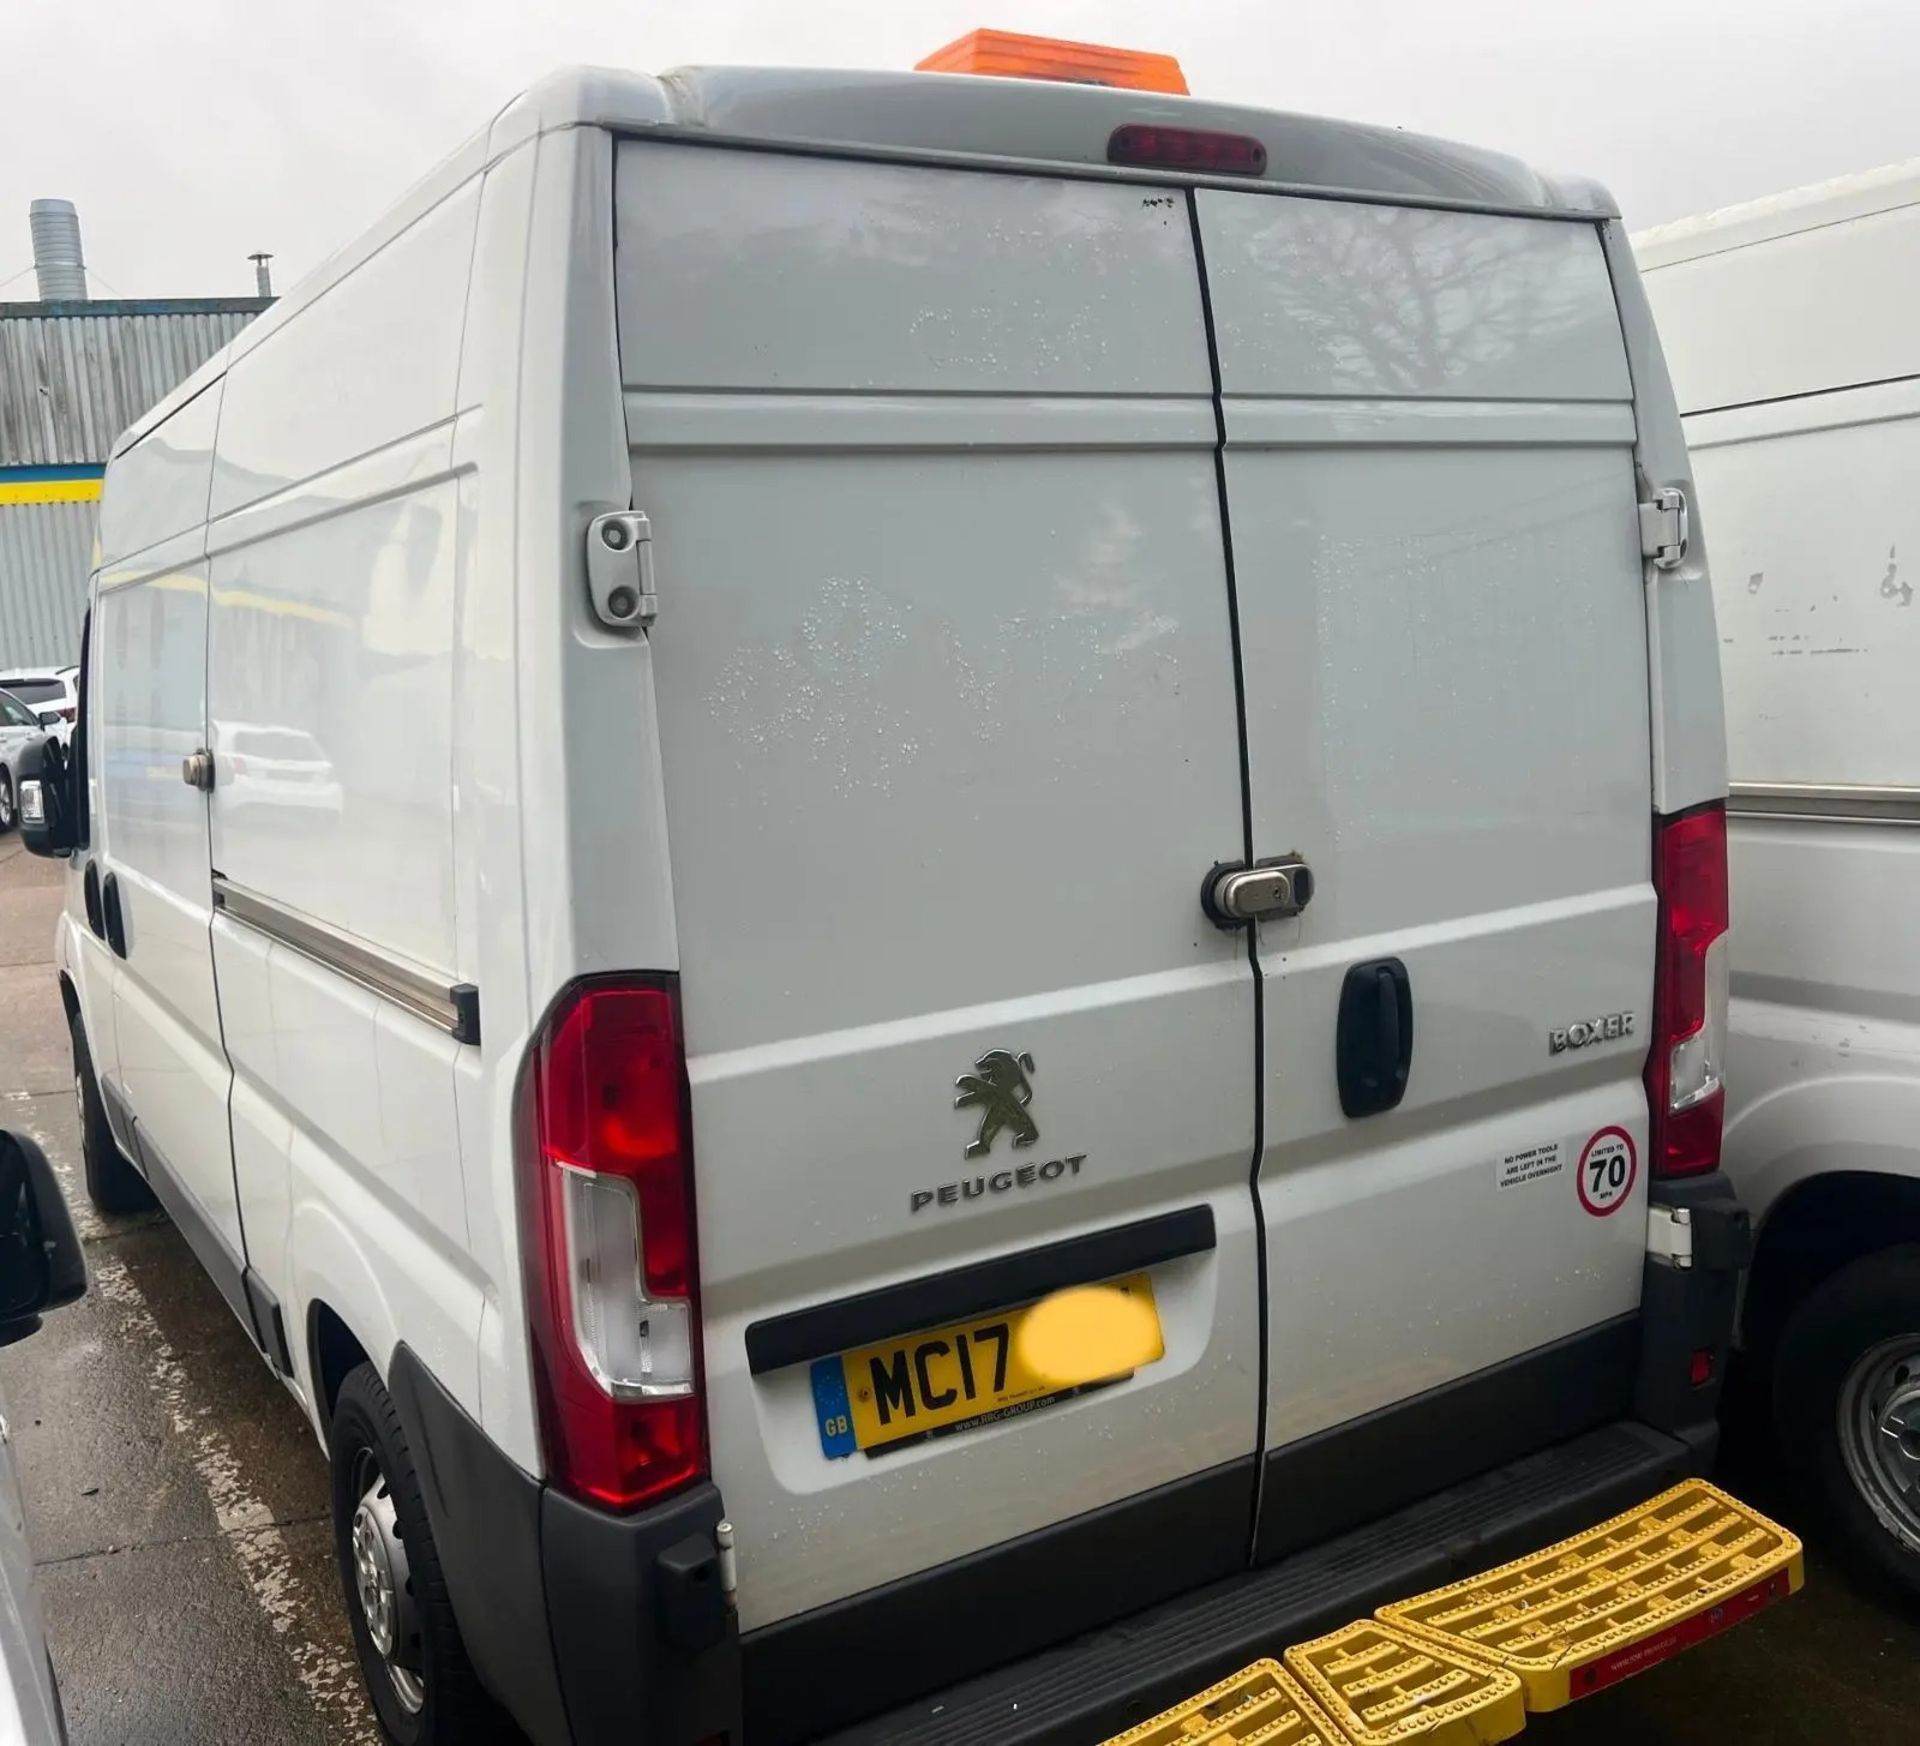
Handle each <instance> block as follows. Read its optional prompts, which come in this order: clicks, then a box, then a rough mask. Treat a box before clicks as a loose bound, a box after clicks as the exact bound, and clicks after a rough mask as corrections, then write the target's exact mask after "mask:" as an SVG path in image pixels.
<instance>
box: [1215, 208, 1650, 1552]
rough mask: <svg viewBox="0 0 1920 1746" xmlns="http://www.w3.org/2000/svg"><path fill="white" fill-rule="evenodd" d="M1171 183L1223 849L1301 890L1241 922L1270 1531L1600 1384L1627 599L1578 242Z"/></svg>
mask: <svg viewBox="0 0 1920 1746" xmlns="http://www.w3.org/2000/svg"><path fill="white" fill-rule="evenodd" d="M1196 199H1197V201H1198V207H1199V215H1200V228H1201V234H1202V238H1203V247H1204V252H1205V257H1206V263H1207V270H1208V276H1209V288H1210V291H1211V297H1212V306H1213V311H1214V317H1215V323H1216V332H1217V343H1218V348H1219V359H1220V373H1221V386H1222V391H1223V415H1224V423H1225V431H1226V451H1225V452H1226V476H1227V481H1228V499H1229V505H1230V520H1231V525H1232V550H1233V555H1234V568H1235V578H1236V584H1237V589H1236V594H1237V601H1238V611H1239V614H1240V634H1241V643H1242V649H1243V651H1244V659H1245V669H1246V688H1247V699H1246V716H1247V742H1248V762H1249V770H1250V777H1251V793H1252V810H1253V841H1254V847H1255V851H1256V853H1257V854H1258V855H1260V856H1269V855H1279V854H1284V853H1288V852H1298V853H1299V854H1300V855H1301V856H1302V857H1303V858H1304V859H1305V860H1306V862H1307V863H1308V865H1309V866H1310V867H1311V869H1312V872H1313V875H1314V882H1315V883H1314V895H1313V897H1312V901H1311V903H1310V904H1309V905H1308V906H1307V908H1306V909H1305V911H1304V913H1303V914H1302V915H1301V916H1300V917H1299V918H1298V919H1297V920H1292V921H1282V922H1268V923H1262V924H1260V932H1259V938H1258V941H1257V950H1258V957H1259V964H1260V971H1261V977H1262V984H1263V1002H1264V1005H1263V1021H1264V1022H1263V1026H1262V1034H1263V1040H1264V1069H1263V1071H1264V1090H1265V1100H1264V1147H1265V1154H1264V1159H1263V1162H1262V1165H1261V1170H1260V1176H1259V1192H1260V1203H1261V1213H1262V1219H1263V1224H1264V1230H1265V1241H1266V1253H1267V1292H1268V1296H1267V1304H1268V1339H1267V1351H1268V1366H1267V1393H1266V1422H1265V1442H1266V1447H1267V1449H1268V1451H1269V1458H1268V1461H1267V1464H1266V1471H1265V1476H1264V1482H1263V1494H1262V1504H1261V1516H1260V1529H1259V1536H1258V1540H1259V1544H1258V1552H1259V1554H1260V1555H1261V1556H1264V1557H1271V1556H1275V1555H1278V1554H1279V1553H1280V1552H1282V1551H1284V1550H1286V1549H1288V1548H1289V1547H1292V1546H1296V1545H1299V1544H1301V1543H1303V1542H1304V1541H1306V1540H1308V1539H1310V1538H1311V1539H1318V1538H1321V1537H1323V1536H1324V1535H1325V1534H1327V1533H1329V1532H1331V1531H1334V1530H1336V1529H1337V1528H1339V1527H1340V1526H1342V1525H1343V1524H1345V1523H1348V1522H1351V1521H1353V1520H1356V1519H1358V1518H1360V1517H1362V1516H1366V1515H1377V1514H1380V1513H1383V1512H1384V1511H1386V1510H1388V1509H1390V1508H1392V1507H1394V1505H1395V1504H1396V1503H1398V1502H1400V1501H1403V1500H1404V1499H1406V1498H1409V1497H1412V1496H1415V1495H1418V1494H1421V1493H1424V1492H1428V1491H1431V1490H1433V1489H1435V1488H1437V1487H1439V1486H1442V1485H1445V1484H1447V1483H1450V1482H1451V1481H1453V1480H1456V1479H1458V1478H1461V1477H1464V1476H1465V1475H1466V1474H1467V1473H1471V1472H1473V1471H1477V1470H1482V1469H1485V1468H1488V1467H1491V1466H1493V1465H1495V1464H1496V1463H1498V1462H1500V1461H1503V1460H1507V1459H1510V1458H1512V1457H1513V1456H1514V1455H1517V1454H1519V1453H1521V1452H1523V1451H1524V1450H1525V1449H1527V1448H1529V1447H1536V1446H1539V1445H1541V1444H1544V1443H1547V1442H1550V1441H1553V1440H1555V1439H1557V1438H1559V1437H1564V1436H1568V1435H1572V1434H1574V1433H1576V1432H1577V1431H1579V1430H1581V1429H1583V1428H1585V1427H1586V1426H1587V1425H1589V1424H1591V1423H1595V1422H1599V1421H1601V1420H1603V1419H1607V1418H1611V1417H1615V1416H1618V1415H1620V1414H1621V1413H1622V1412H1623V1411H1624V1410H1625V1409H1626V1406H1627V1404H1628V1395H1629V1392H1630V1387H1631V1376H1632V1365H1633V1362H1634V1355H1635V1351H1636V1339H1635V1333H1634V1327H1633V1320H1632V1318H1633V1313H1634V1311H1635V1309H1636V1306H1637V1304H1638V1302H1639V1293H1640V1274H1641V1266H1642V1253H1643V1249H1644V1242H1645V1223H1646V1221H1645V1216H1644V1206H1645V1194H1646V1182H1645V1177H1646V1156H1645V1154H1646V1126H1647V1120H1646V1100H1645V1095H1644V1093H1643V1090H1642V1086H1641V1078H1640V1074H1641V1068H1642V1064H1643V1062H1644V1059H1645V1054H1646V1036H1645V1033H1646V1026H1647V1023H1648V1020H1649V1013H1650V1002H1651V996H1652V982H1653V961H1654V927H1655V900H1654V895H1653V891H1652V888H1651V884H1650V880H1649V867H1650V854H1651V848H1650V832H1651V816H1652V798H1651V792H1650V776H1649V767H1650V751H1649V728H1648V709H1647V653H1646V650H1647V644H1646V630H1645V607H1644V601H1643V582H1642V569H1641V561H1640V554H1639V544H1638V532H1637V522H1636V513H1635V498H1636V493H1635V489H1634V472H1633V454H1632V444H1633V439H1634V413H1633V404H1632V387H1631V383H1630V381H1629V377H1628V373H1627V363H1626V357H1625V353H1624V348H1623V345H1622V341H1621V334H1620V326H1619V321H1618V317H1617V316H1616V313H1615V310H1614V303H1613V296H1612V291H1611V285H1610V281H1609V278H1608V273H1607V267H1606V262H1605V259H1604V256H1603V254H1602V250H1601V243H1600V237H1599V234H1598V231H1597V229H1596V227H1595V226H1593V225H1592V224H1587V223H1573V222H1558V221H1551V220H1532V219H1520V218H1508V217H1496V216H1484V215H1477V214H1467V213H1456V212H1440V211H1421V210H1412V209H1407V208H1386V207H1378V206H1365V205H1355V204H1349V203H1345V202H1339V201H1318V200H1299V199H1292V198H1282V197H1273V196H1265V195H1259V194H1251V193H1237V192H1235V193H1227V192H1219V191H1213V190H1201V191H1200V192H1199V193H1198V194H1197V196H1196ZM1343 1001H1344V1003H1345V1005H1344V1011H1343ZM1409 1058H1410V1065H1409V1071H1408V1074H1407V1077H1406V1080H1405V1086H1404V1095H1403V1096H1401V1097H1400V1100H1399V1102H1398V1104H1397V1106H1395V1107H1378V1106H1383V1105H1386V1104H1388V1103H1390V1102H1391V1099H1392V1097H1393V1095H1394V1091H1395V1086H1396V1077H1397V1071H1398V1067H1399V1065H1400V1063H1401V1062H1402V1061H1403V1060H1409ZM1343 1068H1344V1069H1345V1075H1346V1078H1347V1080H1348V1096H1347V1101H1346V1103H1345V1104H1344V1105H1343V1097H1342V1090H1341V1079H1342V1069H1343ZM1349 1109H1351V1110H1352V1113H1348V1112H1349ZM1369 1111H1371V1113H1369Z"/></svg>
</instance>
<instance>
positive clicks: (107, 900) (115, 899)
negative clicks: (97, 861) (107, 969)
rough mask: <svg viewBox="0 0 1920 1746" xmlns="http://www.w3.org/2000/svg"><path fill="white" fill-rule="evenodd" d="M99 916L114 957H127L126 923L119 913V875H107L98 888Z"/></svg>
mask: <svg viewBox="0 0 1920 1746" xmlns="http://www.w3.org/2000/svg"><path fill="white" fill-rule="evenodd" d="M100 915H101V919H102V920H103V921H104V922H105V923H106V926H107V944H108V945H109V946H111V947H112V948H113V952H114V956H115V957H117V958H124V957H125V956H126V955H127V923H126V918H125V917H124V916H122V915H121V913H120V875H119V874H117V873H109V874H108V875H107V877H106V880H105V883H103V884H102V886H101V887H100Z"/></svg>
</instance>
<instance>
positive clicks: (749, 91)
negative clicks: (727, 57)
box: [113, 67, 1618, 454]
mask: <svg viewBox="0 0 1920 1746" xmlns="http://www.w3.org/2000/svg"><path fill="white" fill-rule="evenodd" d="M1126 122H1157V123H1160V124H1161V125H1163V126H1179V127H1194V128H1205V129H1213V130H1217V131H1220V132H1225V133H1243V134H1251V135H1254V136H1255V137H1257V138H1258V139H1259V140H1260V141H1261V143H1262V144H1263V145H1265V147H1266V148H1267V162H1268V165H1269V174H1268V175H1267V176H1266V177H1264V178H1262V179H1261V180H1259V181H1257V182H1255V181H1252V180H1251V179H1250V178H1244V177H1236V178H1230V179H1229V178H1208V177H1204V176H1201V177H1192V176H1183V175H1164V176H1158V177H1157V179H1161V180H1167V181H1202V182H1204V181H1209V180H1214V181H1221V182H1225V183H1226V184H1227V185H1230V186H1257V187H1263V188H1267V189H1284V190H1287V191H1290V192H1295V193H1300V194H1307V195H1313V196H1318V197H1321V198H1329V197H1340V196H1345V197H1349V198H1354V199H1363V200H1376V201H1388V202H1393V203H1398V204H1405V205H1422V206H1445V207H1463V208H1467V209H1469V210H1473V211H1481V212H1510V213H1518V214H1529V215H1539V216H1556V217H1566V218H1590V219H1597V218H1612V217H1616V216H1618V211H1617V208H1616V207H1615V206H1614V203H1613V201H1612V199H1611V198H1610V197H1609V196H1608V194H1607V193H1606V191H1605V190H1604V189H1603V188H1601V187H1600V186H1599V185H1598V184H1597V183H1594V182H1590V181H1586V180H1584V179H1582V178H1577V177H1556V176H1550V175H1546V174H1543V173H1542V172H1540V171H1537V170H1534V169H1531V168H1529V167H1528V166H1527V165H1526V164H1524V163H1522V162H1521V161H1520V160H1519V159H1518V158H1513V157H1509V156H1507V155H1505V154H1504V153H1501V152H1493V151H1486V150H1483V149H1481V148H1479V147H1477V146H1466V145H1455V144H1451V143H1449V142H1447V141H1445V140H1438V139H1433V138H1430V137H1428V136H1427V135H1424V134H1417V133H1408V132H1405V131H1404V130H1402V129H1400V128H1394V127H1380V126H1373V125H1370V124H1367V123H1363V122H1354V121H1334V120H1329V119H1326V118H1324V117H1319V116H1306V115H1292V114H1288V113H1286V112H1285V111H1282V110H1273V109H1255V108H1249V107H1246V106H1243V105H1237V104H1229V103H1214V102H1209V101H1205V100H1203V99H1200V98H1194V97H1179V96H1172V95H1166V94H1162V93H1158V92H1149V91H1136V90H1120V89H1113V88H1110V87H1105V86H1096V85H1075V84H1065V83H1056V82H1050V81H1041V80H1030V79H1001V78H985V77H979V76H974V75H961V74H942V73H920V72H860V71H846V72H834V71H824V70H796V69H789V68H762V67H685V68H681V69H679V70H678V71H675V72H671V73H665V74H662V75H660V76H659V77H657V78H656V77H653V76H651V75H648V74H644V73H630V72H621V71H617V70H614V69H611V68H604V67H575V68H569V69H567V70H565V71H562V72H557V73H553V74H550V75H549V76H548V77H546V78H544V79H542V80H541V81H540V82H539V83H538V84H536V85H534V86H532V87H531V88H530V89H529V90H527V91H525V92H523V93H522V94H521V95H520V96H518V97H516V98H514V99H513V101H512V102H510V103H508V104H507V105H506V107H505V108H503V109H502V110H501V111H500V112H499V113H498V114H497V115H496V116H495V117H494V119H493V121H492V123H491V124H490V125H489V126H487V127H485V128H483V129H482V130H481V131H480V132H479V133H478V134H476V135H475V136H474V137H473V138H472V139H470V140H469V141H468V142H467V143H466V144H465V145H464V146H462V147H461V148H460V149H459V150H458V151H456V152H455V153H454V154H453V155H452V156H451V157H449V158H448V159H447V160H446V161H445V162H444V163H442V164H441V165H440V166H439V167H438V168H437V169H435V170H433V171H432V172H430V173H429V174H428V175H427V176H426V177H425V178H424V179H423V180H422V181H421V182H420V183H418V184H417V185H416V186H415V187H414V188H413V189H412V190H411V192H409V193H408V194H407V195H406V196H405V197H404V198H403V199H402V200H401V201H400V202H399V204H398V205H396V206H395V207H394V208H393V209H392V211H390V212H389V213H388V214H387V215H386V216H385V217H384V218H383V219H381V220H380V221H379V222H378V223H377V224H375V225H374V226H373V228H372V229H371V230H369V231H367V232H366V233H364V234H363V235H362V236H360V237H358V238H356V239H355V240H354V241H352V242H350V243H348V244H347V246H346V247H345V248H343V249H341V250H339V251H338V252H337V253H335V254H334V255H332V256H331V257H329V258H328V259H327V260H326V261H324V262H322V263H321V265H320V266H319V267H318V268H316V269H315V270H314V271H313V272H312V273H309V274H308V275H307V276H306V277H305V278H304V279H302V280H301V281H300V282H299V283H298V284H296V285H294V286H293V287H292V289H291V290H289V291H288V292H287V293H285V295H283V296H282V297H281V298H280V300H279V301H278V303H276V304H275V305H274V307H273V308H272V309H270V310H269V311H268V312H267V313H266V314H265V315H263V316H261V317H260V319H259V320H258V321H255V322H253V323H252V324H250V325H249V326H248V327H247V328H245V329H244V330H243V331H242V332H241V333H240V334H239V335H237V336H236V337H235V338H234V339H233V340H232V341H231V342H230V343H229V344H228V346H227V347H226V348H225V349H224V350H223V351H221V352H218V353H216V354H215V355H214V356H213V357H212V358H210V359H209V360H208V361H207V363H206V364H204V365H203V366H202V367H201V368H200V369H199V370H197V371H195V372H194V374H193V375H192V376H190V377H188V378H187V380H186V381H185V382H183V383H182V384H181V385H180V387H179V388H177V389H176V390H175V391H174V392H173V393H172V394H170V395H169V396H168V397H167V398H166V399H164V400H162V401H161V402H160V403H159V404H158V405H156V406H155V407H154V408H153V409H152V411H150V412H149V413H147V414H146V415H145V416H144V417H143V418H140V419H138V420H136V421H135V423H134V424H133V425H132V426H131V427H129V429H128V430H127V431H126V432H125V434H124V435H123V436H122V437H121V438H120V440H119V441H118V442H117V443H116V444H115V445H114V450H113V452H114V453H115V454H120V453H122V452H123V451H124V450H125V449H127V448H128V447H130V446H131V445H132V444H133V443H135V442H137V441H139V439H140V438H141V437H142V436H144V435H145V434H146V433H147V432H148V431H150V430H152V429H153V428H154V427H155V426H156V425H158V424H160V423H161V422H162V421H163V420H165V419H166V418H167V417H168V416H170V415H171V414H172V413H173V412H174V411H176V410H178V408H179V407H181V406H182V405H184V404H185V403H186V402H187V401H188V400H190V399H192V398H193V396H194V395H195V394H198V393H199V392H200V391H201V390H202V389H204V388H205V387H207V385H208V384H209V383H211V382H212V381H214V380H215V379H216V378H217V377H218V376H219V375H220V374H221V373H222V372H223V371H224V370H225V369H226V368H227V366H228V365H229V364H230V363H231V362H232V361H233V360H234V359H236V358H239V357H242V356H244V355H245V354H246V353H247V352H248V351H250V350H252V348H253V347H254V346H256V345H258V344H259V343H260V342H261V340H263V339H265V338H266V336H267V335H268V334H269V333H271V332H273V330H274V329H275V328H277V327H278V326H280V324H281V323H282V322H284V321H287V320H288V319H290V318H291V317H292V316H293V315H294V314H295V313H296V312H297V311H298V310H300V309H302V308H304V307H305V306H306V305H307V304H309V303H312V302H313V301H315V300H316V299H317V298H318V297H320V296H321V295H322V294H323V293H324V292H325V291H326V290H327V288H328V287H329V286H330V285H332V284H334V283H336V282H337V281H338V280H340V279H341V278H343V277H345V276H346V274H348V273H349V272H351V271H352V270H353V269H354V268H355V267H357V266H359V265H360V264H361V263H362V262H363V261H365V260H367V259H368V258H370V257H371V256H372V255H373V254H375V253H377V252H378V250H379V249H380V248H382V247H383V246H384V245H385V244H386V243H388V242H390V241H391V240H392V239H393V238H394V237H396V236H397V235H399V234H400V232H401V231H403V230H405V229H406V228H407V227H408V226H409V225H410V224H412V223H413V222H414V221H415V220H417V219H418V218H420V217H421V216H422V215H423V214H424V213H426V212H427V211H429V210H430V209H431V208H432V207H434V206H436V205H437V204H438V203H439V202H440V201H441V200H442V199H443V198H444V197H445V196H446V195H447V194H448V193H449V192H451V191H452V189H454V188H456V187H458V186H459V185H460V184H462V183H464V182H465V181H467V180H468V179H469V178H470V177H471V176H473V175H475V174H477V173H478V172H479V171H481V170H484V169H485V168H486V167H487V166H488V165H489V164H491V163H493V162H494V161H495V160H497V159H499V158H501V157H504V156H505V155H506V154H507V153H509V152H511V151H513V150H515V149H516V148H517V147H519V146H521V145H524V144H525V143H526V142H527V141H529V140H531V139H534V138H536V137H538V136H539V135H541V134H544V133H552V132H556V131H558V130H560V129H563V128H569V127H606V128H611V129H613V130H615V131H617V132H624V133H637V134H653V135H663V136H669V137H679V138H689V139H697V140H701V141H705V142H708V143H715V144H718V143H739V144H745V145H755V146H789V147H800V148H805V149H808V150H816V151H828V152H831V151H836V150H838V151H846V152H856V153H859V154H861V155H863V156H866V155H881V156H899V157H903V158H911V159H914V160H917V161H922V162H926V161H933V162H942V161H944V162H950V163H955V164H970V163H971V164H979V163H991V164H993V165H995V166H997V167H1001V168H1021V167H1028V168H1034V169H1047V170H1052V171H1056V172H1057V171H1058V170H1060V169H1061V168H1063V167H1069V168H1071V169H1072V170H1074V171H1076V172H1078V173H1083V174H1087V175H1100V176H1104V175H1109V174H1114V173H1116V172H1114V171H1113V170H1112V169H1111V168H1110V166H1109V165H1108V162H1107V141H1108V139H1109V137H1110V136H1111V135H1112V133H1113V130H1114V129H1115V128H1116V127H1119V126H1120V125H1122V124H1123V123H1126ZM1125 174H1126V175H1127V176H1128V177H1129V178H1130V179H1133V180H1140V179H1143V178H1148V179H1154V178H1156V172H1153V171H1147V170H1138V169H1128V170H1127V171H1126V172H1125Z"/></svg>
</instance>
